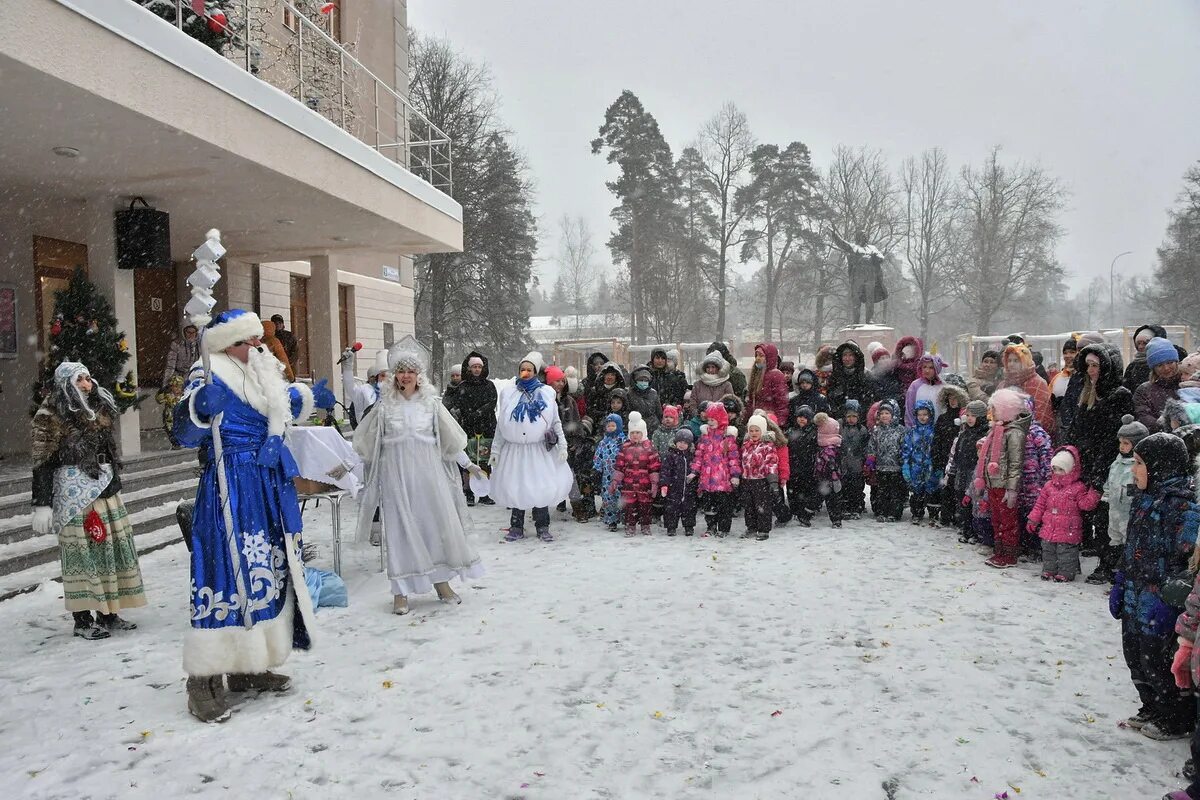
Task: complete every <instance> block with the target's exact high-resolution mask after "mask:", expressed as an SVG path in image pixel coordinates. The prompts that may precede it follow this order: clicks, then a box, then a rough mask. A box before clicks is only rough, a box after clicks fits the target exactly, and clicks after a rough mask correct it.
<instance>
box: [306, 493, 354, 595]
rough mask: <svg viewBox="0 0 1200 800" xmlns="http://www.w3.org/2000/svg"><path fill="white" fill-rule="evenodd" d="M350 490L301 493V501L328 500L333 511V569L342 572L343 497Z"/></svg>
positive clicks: (339, 573) (338, 572)
mask: <svg viewBox="0 0 1200 800" xmlns="http://www.w3.org/2000/svg"><path fill="white" fill-rule="evenodd" d="M347 494H349V492H346V491H344V490H342V489H334V490H332V491H328V492H314V493H313V494H302V495H300V501H301V502H305V501H308V500H316V501H318V502H319V501H321V500H328V501H329V508H330V509H331V510H332V511H333V571H334V572H336V573H337V574H338V575H341V574H342V498H343V497H345V496H346V495H347Z"/></svg>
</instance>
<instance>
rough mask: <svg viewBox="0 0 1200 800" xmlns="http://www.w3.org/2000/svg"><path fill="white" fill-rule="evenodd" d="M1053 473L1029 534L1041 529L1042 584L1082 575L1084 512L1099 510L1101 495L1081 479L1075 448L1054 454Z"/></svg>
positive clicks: (1032, 515)
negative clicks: (1080, 550)
mask: <svg viewBox="0 0 1200 800" xmlns="http://www.w3.org/2000/svg"><path fill="white" fill-rule="evenodd" d="M1050 473H1051V474H1050V480H1049V481H1048V482H1047V483H1046V485H1045V486H1043V487H1042V491H1041V494H1039V495H1038V499H1037V502H1036V503H1035V504H1034V506H1033V511H1031V512H1030V514H1029V530H1031V531H1036V530H1038V528H1041V530H1040V531H1038V535H1039V536H1040V537H1041V539H1042V580H1044V581H1048V580H1055V581H1059V582H1062V583H1068V582H1070V581H1073V580H1075V576H1076V575H1078V574H1079V545H1080V543H1081V542H1082V541H1083V512H1085V511H1091V510H1093V509H1094V508H1096V506H1097V505H1098V504H1099V503H1100V493H1099V492H1097V491H1096V490H1095V489H1093V488H1091V487H1090V486H1087V485H1086V484H1085V483H1084V482H1083V481H1081V480H1080V479H1079V476H1080V468H1079V451H1078V450H1076V449H1075V448H1074V447H1073V446H1071V445H1067V446H1066V447H1060V448H1058V450H1056V451H1055V452H1054V458H1052V459H1051V460H1050Z"/></svg>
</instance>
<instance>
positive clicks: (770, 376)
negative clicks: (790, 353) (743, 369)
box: [745, 342, 790, 420]
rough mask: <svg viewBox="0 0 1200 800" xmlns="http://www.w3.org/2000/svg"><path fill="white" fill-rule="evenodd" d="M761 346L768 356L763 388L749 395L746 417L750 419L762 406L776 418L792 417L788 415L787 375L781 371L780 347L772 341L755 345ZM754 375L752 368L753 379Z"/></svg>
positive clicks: (764, 364) (765, 364)
mask: <svg viewBox="0 0 1200 800" xmlns="http://www.w3.org/2000/svg"><path fill="white" fill-rule="evenodd" d="M759 347H761V348H762V350H763V355H764V356H766V358H765V359H764V363H763V370H764V373H763V380H762V388H760V389H759V390H758V393H757V394H751V395H749V402H747V403H746V415H745V416H746V419H750V417H751V416H752V415H753V414H754V412H755V411H756V410H758V409H760V408H761V409H762V410H763V411H767V412H770V413H772V414H774V415H775V419H779V420H786V419H790V417H789V416H788V387H787V377H786V376H785V375H784V374H783V373H782V372H780V371H779V349H778V348H777V347H775V345H773V344H771V343H770V342H761V343H759V344H758V345H756V346H755V349H756V350H757V349H758V348H759ZM753 376H754V371H753V370H751V372H750V377H751V380H753Z"/></svg>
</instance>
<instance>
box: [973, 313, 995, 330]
mask: <svg viewBox="0 0 1200 800" xmlns="http://www.w3.org/2000/svg"><path fill="white" fill-rule="evenodd" d="M991 329H992V312H991V311H990V310H987V309H981V310H980V312H979V314H978V315H977V316H976V317H975V335H976V336H987V335H989V334H990V333H991V332H992V330H991Z"/></svg>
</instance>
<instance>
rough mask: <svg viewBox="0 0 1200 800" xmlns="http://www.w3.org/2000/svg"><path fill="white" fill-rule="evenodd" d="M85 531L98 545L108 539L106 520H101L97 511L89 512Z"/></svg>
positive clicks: (85, 521)
mask: <svg viewBox="0 0 1200 800" xmlns="http://www.w3.org/2000/svg"><path fill="white" fill-rule="evenodd" d="M83 531H84V533H86V534H87V535H88V536H90V537H91V538H92V541H93V542H96V543H97V544H99V543H100V542H103V541H104V540H105V539H107V538H108V530H107V529H106V528H105V527H104V520H102V519H100V515H99V514H97V513H96V509H94V508H93V509H92V510H91V511H90V512H88V515H87V518H86V519H85V520H84V521H83Z"/></svg>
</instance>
